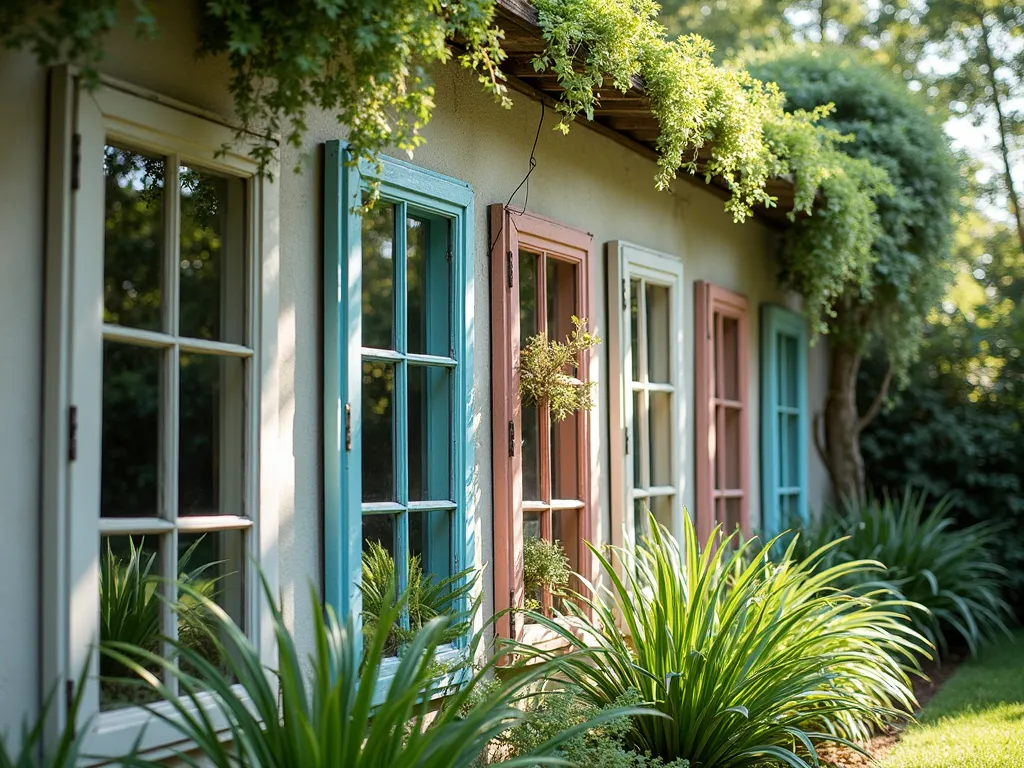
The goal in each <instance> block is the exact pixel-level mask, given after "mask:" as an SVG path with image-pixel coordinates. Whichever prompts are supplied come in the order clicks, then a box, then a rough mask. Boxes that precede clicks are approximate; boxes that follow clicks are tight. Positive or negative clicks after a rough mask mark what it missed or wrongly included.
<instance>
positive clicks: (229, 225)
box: [178, 166, 245, 344]
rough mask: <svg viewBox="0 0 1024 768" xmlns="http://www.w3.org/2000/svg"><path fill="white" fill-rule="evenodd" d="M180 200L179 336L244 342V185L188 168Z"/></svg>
mask: <svg viewBox="0 0 1024 768" xmlns="http://www.w3.org/2000/svg"><path fill="white" fill-rule="evenodd" d="M178 178H179V186H180V200H181V231H180V233H179V234H180V237H179V241H180V248H181V252H180V256H179V258H180V262H179V271H180V288H179V295H180V307H181V315H180V317H179V321H178V332H179V333H180V334H181V335H182V336H189V337H192V338H199V339H215V340H217V341H226V342H231V343H234V344H242V343H244V342H245V289H244V286H245V274H244V271H245V257H244V247H245V243H244V238H245V182H244V181H243V180H242V179H239V178H234V177H232V178H228V177H225V176H218V175H216V174H213V173H210V172H208V171H202V170H197V169H195V168H190V167H188V166H181V167H180V168H179V169H178Z"/></svg>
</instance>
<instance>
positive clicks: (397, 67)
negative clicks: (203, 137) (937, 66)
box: [0, 0, 891, 330]
mask: <svg viewBox="0 0 1024 768" xmlns="http://www.w3.org/2000/svg"><path fill="white" fill-rule="evenodd" d="M196 2H197V4H198V7H199V10H200V15H201V23H200V25H199V26H200V29H201V30H202V32H201V40H200V41H199V47H200V50H201V51H203V52H205V53H210V54H223V55H225V56H226V57H227V60H228V63H229V65H230V68H231V71H232V73H233V76H232V79H231V81H230V84H229V88H230V92H231V95H232V98H233V101H234V109H235V113H236V117H237V118H238V120H239V121H240V124H241V126H242V127H241V130H240V131H239V138H241V139H243V140H244V141H246V142H248V143H249V146H250V150H249V151H250V153H251V154H252V155H253V156H254V157H255V158H257V159H258V160H259V161H260V163H261V164H262V166H263V167H264V168H266V167H267V166H268V165H269V163H270V162H271V161H272V160H273V159H274V158H275V157H276V154H277V151H278V144H277V141H278V139H277V138H275V137H280V140H282V141H284V142H285V143H287V144H288V145H291V146H293V147H296V148H301V147H302V146H303V141H304V137H305V134H306V130H307V116H308V115H309V114H310V113H311V112H312V111H317V110H322V111H326V112H328V113H330V114H333V115H335V116H336V118H337V120H338V122H339V124H341V125H343V126H345V128H346V129H347V131H348V140H349V146H350V150H351V152H352V157H353V161H357V160H360V159H361V160H367V161H371V162H373V161H375V160H376V158H377V157H378V155H379V153H380V152H382V151H384V150H385V149H391V150H394V149H398V150H402V151H406V152H412V151H413V150H414V149H415V148H416V147H417V146H419V145H420V144H422V143H423V140H424V139H423V136H422V134H421V133H420V131H421V129H422V128H423V126H424V125H426V123H427V122H428V121H429V119H430V116H431V113H432V111H433V109H434V86H433V84H432V82H431V79H430V76H429V74H428V69H429V67H431V66H433V65H436V64H439V63H444V62H447V61H449V60H450V59H451V58H452V55H453V54H452V50H453V49H452V47H451V46H450V41H452V40H457V41H458V43H459V53H458V56H457V58H458V60H459V61H460V63H461V64H462V65H463V66H465V67H468V68H470V69H472V70H473V71H475V72H476V73H477V75H478V79H479V81H480V83H481V85H482V86H483V87H484V88H485V89H486V90H487V91H489V92H490V93H492V94H494V96H495V98H496V99H497V100H498V101H499V102H500V103H501V104H502V105H503V106H506V107H507V106H509V105H510V100H509V98H508V93H507V90H506V87H505V85H504V82H503V75H502V73H501V71H500V65H501V63H502V61H503V60H504V57H505V54H504V52H503V50H502V48H501V39H502V32H501V30H500V29H498V28H497V27H496V26H495V24H494V14H495V6H496V0H391V2H387V3H380V2H377V1H376V0H318V2H302V3H281V2H279V1H278V0H196ZM534 5H535V6H536V8H537V9H538V12H539V17H540V25H541V28H542V30H543V33H544V37H545V40H546V42H547V46H546V49H545V51H544V52H543V53H541V54H540V55H539V56H537V58H536V60H535V66H536V67H537V68H538V69H540V70H547V71H551V72H553V73H555V74H556V75H557V77H558V78H559V81H560V82H561V84H562V85H563V86H564V88H565V93H564V95H563V97H562V100H561V103H560V105H559V109H560V111H561V112H562V118H563V119H562V121H561V123H560V127H561V129H562V130H563V131H565V130H568V128H569V125H570V124H571V122H572V121H573V119H574V118H576V117H577V116H578V115H583V116H586V117H588V118H591V117H592V116H593V112H594V107H595V106H596V105H597V103H598V99H599V96H598V92H597V89H598V88H599V87H603V86H605V85H606V84H608V83H610V84H611V85H612V86H614V87H615V88H618V89H620V90H625V89H627V88H628V87H629V86H630V85H631V84H632V83H633V81H634V78H639V80H640V81H641V82H642V83H643V87H644V88H645V90H646V92H647V95H648V97H649V98H650V103H651V111H652V113H653V114H654V116H655V117H656V119H657V121H658V124H659V126H660V135H659V137H658V139H657V142H656V146H657V150H658V153H659V157H660V159H659V163H658V171H657V174H656V177H655V183H656V184H657V186H658V187H659V188H662V189H663V188H666V187H667V186H668V185H669V184H670V183H671V182H672V180H673V179H674V178H675V177H676V175H677V174H678V173H680V172H682V173H691V174H703V175H704V176H705V178H706V179H707V180H710V179H711V178H712V177H716V176H718V177H721V178H723V179H725V181H726V182H727V184H728V186H729V188H730V190H731V192H732V195H731V198H730V199H729V201H728V202H727V203H726V207H727V209H728V210H729V211H730V212H731V213H732V215H733V217H734V218H735V219H736V220H737V221H742V220H744V219H745V218H746V217H747V216H749V215H750V214H751V212H752V211H753V209H754V208H755V207H757V206H772V205H774V204H775V202H776V201H775V199H774V198H773V197H772V196H771V194H770V193H769V192H768V191H767V188H766V185H767V182H768V181H769V180H770V179H772V178H777V177H789V178H792V179H793V181H794V182H795V184H796V200H795V203H796V204H795V209H794V211H793V212H792V213H791V214H790V216H791V219H792V220H793V228H794V232H792V233H791V237H790V245H789V248H790V253H789V254H788V256H787V263H788V265H789V266H788V267H787V269H788V270H789V272H791V273H794V274H790V275H789V279H790V282H791V284H794V285H798V286H800V291H801V293H802V294H803V296H804V308H805V311H806V313H807V315H808V317H809V318H811V319H812V320H813V322H814V323H815V327H816V328H819V329H822V330H824V328H825V322H824V320H825V319H827V318H828V317H829V316H831V315H832V314H833V305H834V304H835V302H836V300H837V298H838V297H839V296H840V295H841V293H842V291H843V289H844V287H846V286H849V285H850V283H851V282H852V283H853V284H860V282H861V281H862V280H864V279H866V278H865V276H867V275H868V274H869V271H870V267H871V265H872V263H873V255H872V245H873V244H874V243H875V240H876V238H877V237H878V236H879V234H880V231H881V230H880V225H879V221H878V215H877V212H876V209H875V203H874V198H875V197H877V196H879V195H884V194H889V193H890V192H891V188H890V186H889V184H888V181H887V176H886V173H885V171H884V170H882V169H881V168H878V167H876V166H874V165H872V164H871V163H869V162H868V161H866V160H863V159H854V158H851V157H849V156H848V155H846V154H844V153H843V152H841V151H839V149H837V145H838V144H839V143H840V142H842V141H844V140H845V139H844V137H842V136H840V135H839V134H837V133H836V132H834V131H831V130H828V129H826V128H824V127H822V126H820V125H819V124H818V123H819V121H820V119H821V118H822V117H823V116H824V115H825V114H827V111H828V110H827V108H822V109H818V110H815V111H813V112H804V111H795V112H792V113H789V112H786V111H785V109H784V108H783V104H784V96H783V94H782V93H781V92H780V91H779V89H778V88H777V87H776V86H775V85H774V84H772V83H764V82H761V81H759V80H757V79H755V78H753V77H751V76H750V75H749V74H748V73H747V72H745V71H744V70H742V69H740V68H723V67H720V66H717V65H716V64H715V63H714V61H713V60H712V57H711V46H710V44H709V43H708V42H707V41H705V40H703V39H701V38H700V37H698V36H696V35H688V36H684V37H681V38H679V39H677V40H669V39H667V38H666V36H665V29H664V28H663V27H662V26H661V25H660V24H659V23H658V21H657V14H658V10H659V9H658V5H657V3H656V2H654V0H534ZM122 7H123V6H122V5H121V4H119V3H118V2H117V0H0V42H2V43H3V44H4V45H5V46H6V47H9V48H24V49H29V50H31V51H32V52H33V53H34V54H35V55H36V57H37V59H38V60H39V61H40V62H41V63H43V64H51V63H54V62H56V61H61V60H72V61H76V62H78V63H80V64H82V65H83V66H84V72H85V74H86V76H87V77H90V76H91V77H92V79H93V80H95V73H96V71H97V69H98V68H99V66H100V65H101V62H102V59H103V40H104V36H105V34H106V33H107V32H109V31H110V30H111V29H113V28H114V27H115V26H116V25H117V24H118V11H119V8H122ZM134 8H135V18H134V21H135V23H136V24H137V25H138V27H139V29H140V31H142V32H143V33H147V34H152V33H153V32H154V30H155V29H156V26H157V23H158V20H157V18H156V17H155V16H154V15H153V14H152V13H151V12H150V11H149V8H148V3H147V0H135V2H134ZM702 148H704V149H707V150H708V152H707V154H709V155H710V156H709V158H708V159H707V160H706V161H702V162H699V163H698V161H697V151H698V150H700V149H702Z"/></svg>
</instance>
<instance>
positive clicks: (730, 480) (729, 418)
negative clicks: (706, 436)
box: [719, 408, 740, 489]
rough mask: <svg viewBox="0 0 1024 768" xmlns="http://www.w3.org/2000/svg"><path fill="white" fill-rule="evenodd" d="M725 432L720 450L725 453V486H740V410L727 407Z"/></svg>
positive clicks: (733, 487) (734, 487) (725, 411)
mask: <svg viewBox="0 0 1024 768" xmlns="http://www.w3.org/2000/svg"><path fill="white" fill-rule="evenodd" d="M723 410H724V417H725V434H724V435H723V443H720V444H719V450H721V451H723V452H724V453H725V485H724V486H722V487H723V488H732V489H738V488H739V487H740V410H739V409H738V408H725V409H723Z"/></svg>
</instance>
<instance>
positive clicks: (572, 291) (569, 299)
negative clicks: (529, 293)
mask: <svg viewBox="0 0 1024 768" xmlns="http://www.w3.org/2000/svg"><path fill="white" fill-rule="evenodd" d="M546 263H547V275H546V277H547V283H546V284H545V285H546V289H547V299H548V302H547V303H548V305H547V322H548V338H549V339H555V340H558V341H564V340H565V337H566V336H568V335H569V334H570V333H572V331H573V325H572V316H573V315H575V314H576V306H577V304H576V267H575V266H573V265H572V264H570V263H569V262H567V261H559V260H558V259H555V258H552V257H550V256H549V257H548V258H547V259H546Z"/></svg>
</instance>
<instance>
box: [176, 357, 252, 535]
mask: <svg viewBox="0 0 1024 768" xmlns="http://www.w3.org/2000/svg"><path fill="white" fill-rule="evenodd" d="M245 365H246V363H245V362H244V361H243V360H242V359H241V358H237V357H216V356H214V355H199V354H190V353H184V354H182V355H181V365H180V369H179V370H180V396H179V403H180V411H179V414H180V420H179V423H178V424H179V426H178V429H179V438H178V514H179V515H218V514H225V515H242V514H245V509H244V507H243V500H244V493H243V488H242V477H243V462H244V458H245V447H244V444H245V421H244V419H245V415H244V414H245V402H244V399H243V398H242V397H241V396H240V395H239V393H242V392H245V386H244V376H245Z"/></svg>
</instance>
